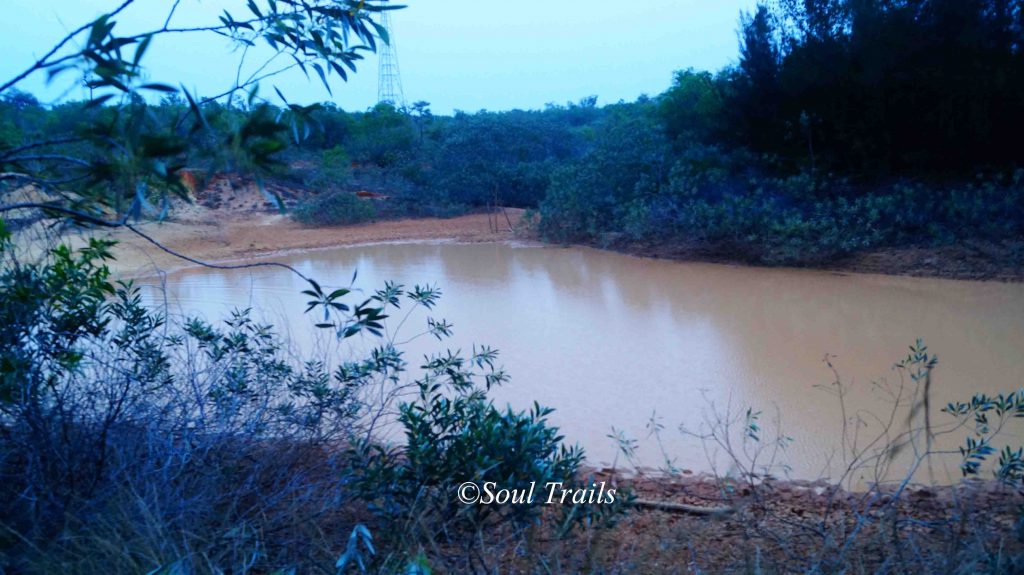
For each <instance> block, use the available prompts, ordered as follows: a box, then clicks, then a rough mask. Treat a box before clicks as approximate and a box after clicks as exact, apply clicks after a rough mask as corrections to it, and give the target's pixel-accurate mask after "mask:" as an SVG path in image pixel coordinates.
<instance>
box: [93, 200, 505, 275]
mask: <svg viewBox="0 0 1024 575" xmlns="http://www.w3.org/2000/svg"><path fill="white" fill-rule="evenodd" d="M508 214H509V217H510V219H511V221H512V222H513V224H517V223H518V222H519V221H520V220H521V219H522V215H523V210H515V209H509V210H508ZM489 219H490V220H491V221H489ZM138 227H139V229H140V230H141V231H143V232H144V233H146V234H147V235H149V236H151V237H153V238H154V239H155V240H157V241H159V242H160V243H161V244H163V245H165V246H166V247H168V248H170V249H172V250H175V251H178V252H181V253H184V254H187V255H188V256H190V257H193V258H196V259H200V260H204V261H209V262H223V261H229V260H240V259H247V258H256V257H262V256H267V255H272V254H274V253H280V252H285V251H292V250H303V249H316V248H328V247H334V246H346V245H356V244H365V243H379V242H393V241H417V240H421V241H422V240H427V241H430V240H437V241H455V242H463V243H479V242H501V241H508V240H511V239H514V238H515V237H516V236H515V233H514V232H511V231H509V230H508V223H507V222H506V220H505V218H504V216H501V217H500V219H499V221H498V231H497V232H495V231H494V224H493V216H491V217H490V218H489V217H488V215H487V214H470V215H466V216H460V217H457V218H450V219H438V218H417V219H405V220H392V221H381V222H373V223H369V224H361V225H355V226H341V227H324V228H310V227H305V226H302V225H301V224H299V223H297V222H295V221H293V220H291V219H290V218H288V217H287V216H284V215H278V214H272V215H270V214H248V215H244V216H243V215H238V216H227V217H224V218H221V219H207V218H204V219H203V220H200V221H170V222H161V223H157V222H146V223H143V224H140V225H139V226H138ZM98 235H99V236H101V237H108V238H111V239H115V240H117V241H118V242H120V246H119V249H118V250H117V252H116V255H117V261H116V262H114V265H113V266H112V268H113V269H114V271H115V272H116V273H118V274H120V275H126V276H142V275H149V274H151V273H153V272H154V271H156V270H163V271H168V270H173V269H178V268H182V267H188V266H190V265H191V264H189V263H188V262H186V261H183V260H181V259H179V258H177V257H175V256H173V255H170V254H168V253H166V252H163V251H161V250H160V249H158V248H157V247H155V246H153V245H152V244H150V243H148V242H147V241H146V240H145V239H143V238H141V237H139V236H137V235H135V234H133V233H132V232H131V231H129V230H116V231H112V232H101V233H99V234H98Z"/></svg>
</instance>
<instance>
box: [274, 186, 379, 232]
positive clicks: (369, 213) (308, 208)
mask: <svg viewBox="0 0 1024 575" xmlns="http://www.w3.org/2000/svg"><path fill="white" fill-rule="evenodd" d="M373 204H374V202H373V200H364V199H361V198H358V197H356V195H355V194H353V193H352V192H329V193H325V194H320V195H318V196H315V197H313V198H312V199H310V200H307V201H305V202H303V203H301V204H299V205H298V206H296V207H295V210H294V212H293V213H292V216H293V217H294V218H295V219H297V220H298V221H300V222H302V223H304V224H306V225H310V226H337V225H347V224H358V223H362V222H367V221H370V220H373V219H374V218H375V217H376V216H377V210H376V208H375V207H374V205H373Z"/></svg>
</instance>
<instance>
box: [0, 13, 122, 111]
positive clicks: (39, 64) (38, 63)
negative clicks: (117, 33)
mask: <svg viewBox="0 0 1024 575" xmlns="http://www.w3.org/2000/svg"><path fill="white" fill-rule="evenodd" d="M134 1H135V0H125V1H124V2H123V3H121V5H120V6H118V7H117V8H116V9H115V10H114V11H113V12H111V13H109V14H107V17H108V18H110V17H113V16H116V15H117V14H118V13H120V12H121V11H122V10H124V9H125V8H127V7H128V6H129V5H130V4H131V3H133V2H134ZM92 25H93V22H89V23H87V24H82V25H81V26H79V27H78V28H77V29H75V30H73V31H71V32H69V33H68V35H67V36H65V37H64V39H63V40H61V41H60V42H58V43H57V45H56V46H54V47H53V48H50V51H49V52H47V53H46V54H45V55H44V56H43V57H42V58H40V59H38V60H36V63H35V64H33V65H32V66H30V67H29V68H28V69H27V70H25V71H24V72H22V73H20V74H18V75H17V76H15V77H14V78H12V79H11V80H8V81H7V82H5V83H4V84H3V85H2V86H0V92H4V91H6V90H7V89H8V88H10V87H11V86H14V85H15V84H17V83H18V82H20V81H22V80H24V79H25V78H26V77H28V76H29V75H30V74H32V73H33V72H35V71H36V70H41V69H43V68H46V67H48V66H50V65H51V64H53V63H52V62H47V60H49V59H50V58H51V57H52V56H53V55H54V54H56V53H57V52H58V51H59V50H60V49H61V48H63V47H64V45H65V44H67V43H68V42H70V41H71V39H72V38H74V37H75V36H78V35H79V34H81V33H82V32H84V31H86V30H88V29H89V28H91V27H92Z"/></svg>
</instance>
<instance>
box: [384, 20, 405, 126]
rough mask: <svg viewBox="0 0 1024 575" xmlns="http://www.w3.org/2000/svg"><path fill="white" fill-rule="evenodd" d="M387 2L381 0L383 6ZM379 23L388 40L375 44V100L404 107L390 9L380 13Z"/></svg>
mask: <svg viewBox="0 0 1024 575" xmlns="http://www.w3.org/2000/svg"><path fill="white" fill-rule="evenodd" d="M387 3H388V2H387V0H382V1H381V4H382V5H384V6H385V7H386V6H387ZM380 25H381V27H382V28H384V30H386V31H387V33H388V42H380V43H379V44H378V46H377V47H378V49H379V52H378V54H377V101H378V102H380V103H382V104H383V103H386V104H391V105H392V106H394V107H396V108H404V107H405V95H404V94H402V74H401V72H400V71H399V69H398V48H397V46H396V45H395V32H394V30H393V29H392V28H391V11H390V10H384V11H383V12H381V13H380Z"/></svg>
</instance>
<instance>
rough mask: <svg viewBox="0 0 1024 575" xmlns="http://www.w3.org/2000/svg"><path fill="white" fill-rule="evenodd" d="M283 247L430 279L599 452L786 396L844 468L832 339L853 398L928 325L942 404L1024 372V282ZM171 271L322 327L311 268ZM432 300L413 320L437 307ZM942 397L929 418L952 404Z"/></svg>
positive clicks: (793, 421) (307, 337)
mask: <svg viewBox="0 0 1024 575" xmlns="http://www.w3.org/2000/svg"><path fill="white" fill-rule="evenodd" d="M275 260H276V261H284V262H287V263H289V264H291V265H293V266H295V267H296V268H298V269H299V270H300V271H302V272H303V273H304V274H307V275H309V276H311V277H314V278H316V279H317V280H319V281H321V283H322V284H325V286H330V287H334V286H341V285H347V284H348V282H349V280H350V279H351V277H352V272H353V270H356V269H358V271H359V277H358V280H357V283H356V285H357V286H360V287H362V288H363V289H364V290H366V291H367V292H370V291H372V290H373V289H376V288H378V287H380V286H382V285H383V282H384V281H385V280H396V281H399V282H402V283H404V284H406V285H412V284H415V283H431V284H435V283H436V284H437V285H438V286H440V287H441V289H442V290H443V292H444V297H443V298H442V301H441V303H440V305H439V307H438V308H437V310H436V312H434V313H433V314H432V315H434V316H435V317H444V318H446V319H448V320H449V321H450V322H452V323H453V324H454V325H455V332H456V337H455V338H454V339H453V340H452V342H451V343H450V346H451V347H453V348H462V349H469V347H470V346H471V345H472V344H473V343H483V344H488V345H491V346H493V347H496V348H498V349H499V350H500V351H501V358H502V362H503V364H504V366H505V367H506V368H507V370H508V371H509V373H510V374H511V376H512V383H511V384H510V385H509V386H508V387H506V388H504V389H502V390H500V391H499V392H498V393H497V398H498V400H499V401H508V402H511V403H512V404H513V405H514V406H517V407H521V408H525V407H527V406H529V405H530V404H531V403H532V402H533V401H534V400H536V401H538V402H540V403H541V404H546V405H549V406H552V407H555V408H556V409H557V411H556V413H555V414H554V416H553V418H554V420H555V422H556V423H557V424H558V425H560V426H561V427H562V429H563V431H564V432H565V434H566V436H567V437H568V438H569V439H570V440H571V441H576V442H579V443H580V444H581V445H583V446H584V447H585V448H586V449H587V452H588V456H589V458H590V460H591V461H592V462H593V463H595V464H603V463H610V462H612V461H613V460H615V458H616V454H617V448H616V446H615V444H614V443H613V442H612V441H611V440H610V439H608V437H607V436H608V435H609V434H610V433H611V432H612V428H613V427H614V428H615V429H618V430H622V431H624V432H625V433H626V435H628V436H631V437H635V438H638V439H642V438H643V437H645V436H646V434H647V428H646V425H647V422H648V421H649V420H650V419H651V416H652V414H654V413H656V414H657V416H658V418H659V421H660V422H661V423H662V424H663V425H664V426H665V431H664V433H663V438H664V439H665V441H666V444H665V445H666V448H667V449H668V451H670V452H671V453H672V455H673V456H675V457H676V465H678V466H680V467H683V468H690V469H694V470H698V471H699V470H705V469H707V466H708V465H707V463H706V456H705V454H704V452H703V450H701V449H700V448H699V446H698V445H697V444H696V443H694V442H692V441H688V440H684V439H683V438H682V437H681V436H680V434H679V433H678V432H677V426H678V425H679V424H680V423H685V424H686V425H687V427H689V428H696V427H697V426H698V424H699V423H700V422H701V421H702V414H706V412H707V402H708V401H712V402H714V403H715V404H716V405H717V406H718V408H719V409H720V410H722V409H724V408H725V407H726V406H731V407H732V409H733V410H734V411H735V410H737V409H740V408H745V407H746V406H747V405H753V406H755V408H760V409H763V410H764V411H765V413H766V416H765V417H766V418H769V419H770V418H773V417H774V415H772V414H774V413H775V410H776V409H777V410H778V413H779V414H780V416H781V420H782V428H783V430H784V432H785V433H786V434H787V435H789V436H791V437H792V438H793V444H792V446H791V447H790V448H789V449H788V450H787V452H786V454H785V456H784V459H785V460H786V461H787V462H788V463H789V464H790V465H792V467H793V469H794V474H795V475H797V476H802V477H817V476H818V475H819V474H821V473H823V472H824V473H825V474H826V475H829V474H831V475H833V476H834V475H835V473H836V469H835V468H836V464H835V461H834V458H832V457H831V456H833V455H834V454H835V449H836V448H837V442H838V437H839V433H840V429H841V416H840V411H839V406H838V404H837V402H836V401H835V399H834V398H833V397H832V396H831V395H829V394H828V393H826V392H825V391H823V390H822V389H820V387H816V385H818V386H820V385H827V384H828V383H829V382H830V381H832V374H831V372H830V371H829V370H828V368H827V366H826V365H825V364H824V363H823V361H822V359H823V357H824V356H825V354H826V353H828V354H834V355H835V358H834V359H833V363H834V365H835V366H836V368H837V369H838V370H839V371H840V373H841V375H842V377H843V380H844V381H845V382H847V383H849V384H851V385H852V386H853V387H852V392H851V395H850V399H849V401H850V405H849V406H848V411H847V412H848V413H850V414H856V413H858V412H863V411H875V412H880V411H881V410H882V409H883V408H884V406H885V405H886V404H885V402H884V401H883V399H882V395H881V394H879V393H878V392H877V390H873V388H872V382H874V381H878V380H881V379H887V380H888V381H890V382H895V381H896V374H895V373H894V372H893V370H892V369H891V367H892V365H893V363H894V362H895V361H897V360H899V359H902V358H903V357H904V356H905V355H906V353H907V346H908V345H909V344H911V343H913V342H914V340H915V339H916V338H918V337H922V338H924V339H925V341H926V343H927V344H928V346H929V349H930V351H932V352H934V353H935V354H937V355H938V357H939V360H940V364H939V367H938V369H937V371H936V372H935V376H934V378H933V389H934V393H935V396H936V398H935V402H934V403H933V405H945V403H947V402H948V401H953V400H958V399H967V398H968V397H970V395H972V394H973V393H975V392H977V391H987V392H997V391H1006V390H1012V389H1016V388H1018V387H1020V386H1021V385H1022V383H1024V360H1022V357H1021V349H1024V286H1022V285H1017V284H1001V283H983V282H963V281H948V280H934V279H917V278H895V277H884V276H869V275H841V274H834V273H830V272H821V271H804V270H783V269H757V268H745V267H734V266H723V265H714V264H697V263H678V262H667V261H656V260H649V259H641V258H634V257H628V256H623V255H618V254H612V253H606V252H601V251H597V250H590V249H577V248H572V249H561V248H550V247H545V248H538V247H515V246H509V245H503V244H498V245H495V244H487V245H453V244H400V245H375V246H361V247H353V248H339V249H335V250H325V251H315V252H307V253H302V254H298V255H289V256H283V257H278V258H275ZM167 286H168V287H167V297H168V301H169V302H171V305H172V308H177V309H180V310H182V311H187V312H189V313H195V312H199V313H201V314H203V315H205V316H206V317H208V318H210V319H214V318H218V317H222V316H223V314H224V313H226V311H227V310H228V309H230V308H232V307H248V306H253V307H256V308H258V309H260V310H262V312H263V313H264V314H265V316H266V317H268V318H270V319H274V320H277V321H276V323H277V324H278V325H281V324H284V326H283V327H284V328H285V331H287V332H288V333H290V334H291V336H292V337H293V338H294V339H295V341H296V343H297V345H298V346H299V347H302V348H306V349H310V348H312V347H314V346H316V345H323V342H322V341H320V342H319V343H318V342H317V341H316V338H314V337H313V336H312V335H311V333H312V331H313V330H311V329H309V325H310V324H311V318H309V317H306V316H304V315H303V314H302V311H303V309H304V305H303V304H304V302H305V299H306V298H305V297H304V296H302V295H300V294H299V291H300V290H302V289H304V288H305V286H303V285H302V280H300V279H298V278H296V277H294V276H293V275H291V274H289V273H288V272H286V271H283V270H280V269H273V268H264V269H253V270H244V271H231V272H225V271H218V270H206V269H199V270H186V271H182V272H178V273H175V274H172V275H171V276H169V278H168V281H167ZM425 317H426V316H425V315H424V316H423V317H420V318H418V319H416V318H414V319H412V320H410V322H409V324H410V325H411V324H417V323H418V325H420V326H422V325H425V321H426V320H425ZM411 333H412V332H411V331H410V334H411ZM372 343H373V342H372V341H367V342H366V344H365V345H366V346H367V347H369V346H370V345H372ZM438 350H439V348H438V344H437V343H436V341H426V340H425V339H423V340H419V341H417V342H415V343H414V344H412V345H411V346H410V347H409V348H408V357H409V358H410V360H412V361H416V360H417V359H418V358H419V357H421V356H422V355H423V354H425V353H430V352H431V351H438ZM933 410H935V413H933V419H935V420H942V418H944V417H945V416H944V414H941V413H938V412H937V408H933ZM769 415H770V417H769ZM640 454H641V456H642V459H643V460H644V462H645V463H648V464H650V465H655V466H656V465H658V464H659V463H660V459H659V457H658V455H657V454H658V450H657V449H655V446H654V444H653V442H650V441H647V442H641V449H640ZM830 459H832V460H833V464H832V468H831V469H829V468H828V467H827V463H828V462H829V461H830ZM620 461H621V459H620ZM951 471H952V472H954V473H955V472H956V470H955V468H954V469H952V470H951ZM943 473H944V472H943Z"/></svg>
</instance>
